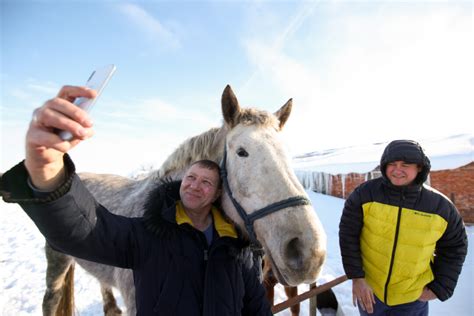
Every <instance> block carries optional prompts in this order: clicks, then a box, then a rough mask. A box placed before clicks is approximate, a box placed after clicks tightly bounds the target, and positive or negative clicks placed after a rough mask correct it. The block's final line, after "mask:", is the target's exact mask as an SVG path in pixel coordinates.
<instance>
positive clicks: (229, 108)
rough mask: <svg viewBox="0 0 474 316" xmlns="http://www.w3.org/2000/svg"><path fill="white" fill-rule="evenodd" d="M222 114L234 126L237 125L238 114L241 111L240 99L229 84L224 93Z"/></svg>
mask: <svg viewBox="0 0 474 316" xmlns="http://www.w3.org/2000/svg"><path fill="white" fill-rule="evenodd" d="M221 103H222V115H223V116H224V120H225V122H226V123H227V124H228V125H229V126H230V127H231V128H232V127H234V126H235V125H237V116H238V114H239V113H240V106H239V101H237V97H236V96H235V94H234V91H232V88H231V87H230V86H229V85H227V86H226V87H225V89H224V92H223V93H222V101H221Z"/></svg>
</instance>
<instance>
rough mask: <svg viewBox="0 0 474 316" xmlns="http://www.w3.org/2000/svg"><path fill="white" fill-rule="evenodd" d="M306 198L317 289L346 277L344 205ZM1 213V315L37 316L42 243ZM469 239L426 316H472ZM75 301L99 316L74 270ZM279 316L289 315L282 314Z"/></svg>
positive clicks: (345, 300) (11, 212)
mask: <svg viewBox="0 0 474 316" xmlns="http://www.w3.org/2000/svg"><path fill="white" fill-rule="evenodd" d="M308 194H309V196H310V198H311V200H312V202H313V205H314V207H315V209H316V212H317V213H318V214H319V216H320V218H321V221H322V222H323V225H324V227H325V229H326V233H327V235H328V258H327V261H326V264H325V266H324V268H323V270H322V273H321V277H320V278H319V280H318V284H322V283H324V282H327V281H330V280H332V279H334V278H336V277H338V276H340V275H343V274H344V273H343V269H342V264H341V260H340V253H339V245H338V225H339V217H340V215H341V211H342V206H343V203H344V200H342V199H338V198H334V197H330V196H326V195H322V194H318V193H314V192H311V191H308ZM0 212H1V214H2V221H0V232H1V236H2V238H1V239H0V280H1V287H0V315H5V316H10V315H15V316H22V315H41V301H42V297H43V293H44V289H45V281H44V277H45V270H46V261H45V256H44V251H43V247H44V238H43V237H42V236H41V234H40V233H39V232H38V230H37V229H36V227H35V226H34V225H33V223H32V222H31V220H30V219H29V218H28V217H27V216H26V215H25V214H24V212H23V211H22V210H21V209H20V208H19V207H18V206H17V205H14V204H6V203H3V202H0ZM473 236H474V227H468V238H469V253H468V257H467V260H466V263H465V265H464V269H463V271H462V274H461V276H460V281H459V284H458V287H457V289H456V291H455V293H454V296H453V297H452V298H451V299H450V300H448V301H446V302H444V303H441V302H438V301H434V302H432V303H430V309H431V313H430V315H432V316H436V315H449V314H451V315H456V316H458V315H459V316H464V315H466V316H472V315H474V309H473V304H472V298H473V297H474V296H473V290H472V289H473V283H474V278H473V251H474V249H473V247H474V246H473V242H474V240H473ZM299 288H300V293H301V292H302V291H307V290H308V286H307V285H301V286H300V287H299ZM333 290H334V293H335V294H336V297H337V299H338V301H339V304H340V306H341V309H342V312H343V313H344V315H358V313H357V310H356V308H354V307H353V306H352V298H351V283H350V281H346V282H344V283H342V284H340V285H338V286H336V287H335V288H334V289H333ZM284 295H285V294H284V292H283V290H282V288H281V286H278V287H277V289H276V294H275V297H276V299H275V303H278V302H281V301H283V300H284V299H285V296H284ZM75 297H76V308H77V312H78V313H77V314H78V315H80V316H92V315H102V302H101V296H100V289H99V284H98V283H97V281H95V280H94V279H93V278H92V277H90V276H89V275H88V274H87V273H86V272H84V270H82V269H81V268H80V267H79V266H78V265H76V275H75ZM120 304H121V303H120ZM308 314H309V313H308V302H307V301H305V302H303V303H302V307H301V315H308ZM278 315H282V316H283V315H290V314H289V312H288V311H283V312H281V313H279V314H278Z"/></svg>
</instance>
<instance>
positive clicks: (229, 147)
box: [43, 86, 326, 315]
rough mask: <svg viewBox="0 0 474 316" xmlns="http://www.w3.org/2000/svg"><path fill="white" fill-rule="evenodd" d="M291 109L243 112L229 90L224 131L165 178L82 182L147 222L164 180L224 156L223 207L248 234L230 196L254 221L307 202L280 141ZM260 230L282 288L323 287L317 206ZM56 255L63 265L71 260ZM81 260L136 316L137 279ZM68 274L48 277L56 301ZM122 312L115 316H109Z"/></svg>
mask: <svg viewBox="0 0 474 316" xmlns="http://www.w3.org/2000/svg"><path fill="white" fill-rule="evenodd" d="M291 105H292V103H291V100H290V101H288V102H287V103H286V104H285V105H284V106H283V107H282V108H281V109H280V110H279V111H278V112H276V113H275V115H271V114H269V113H267V112H264V111H257V110H254V109H241V108H240V106H239V104H238V102H237V98H236V97H235V95H234V93H233V92H232V90H231V89H230V87H229V86H227V87H226V89H225V90H224V93H223V96H222V112H223V116H224V121H225V123H224V125H223V126H222V127H221V128H213V129H210V130H209V131H207V132H204V133H202V134H201V135H198V136H195V137H192V138H190V139H189V140H187V141H185V142H184V143H183V144H181V145H180V146H179V147H178V148H177V149H176V150H175V151H174V153H173V154H172V155H171V156H170V157H169V158H168V159H167V160H166V161H165V162H164V163H163V165H162V167H161V168H160V169H159V170H157V171H154V172H152V173H151V174H150V175H149V176H147V177H146V178H143V179H140V180H132V179H128V178H124V177H120V176H116V175H99V174H90V173H82V174H80V177H81V179H82V180H83V182H84V183H85V186H86V187H87V189H88V190H89V191H90V192H91V193H92V194H93V195H94V197H95V198H96V199H97V201H98V202H99V203H101V204H102V205H104V206H105V207H106V208H107V209H109V210H111V211H113V212H114V213H115V214H118V215H122V216H127V217H140V216H142V214H143V212H144V206H143V203H145V200H146V197H147V195H148V193H149V192H150V191H151V190H152V189H154V188H155V187H156V186H157V185H158V184H159V183H160V180H161V179H163V178H169V179H180V178H181V176H182V174H183V173H184V172H185V170H186V169H187V167H188V166H189V165H190V164H191V163H192V162H193V161H196V160H200V159H209V160H213V161H216V162H220V161H221V160H222V159H223V152H224V151H225V152H226V158H225V159H226V165H227V173H228V174H229V175H230V176H229V187H230V188H232V192H227V191H224V192H223V194H222V197H221V204H222V206H223V209H224V210H225V215H226V216H227V217H228V218H230V219H231V220H232V221H234V223H235V224H236V225H237V226H239V227H240V228H241V231H242V232H243V233H244V234H246V233H248V231H247V228H248V227H246V226H245V225H244V222H243V219H242V218H241V217H239V213H238V212H237V210H236V207H235V205H234V204H233V203H232V202H231V195H232V198H234V199H236V200H238V201H239V202H240V204H241V205H242V207H243V208H244V209H245V210H246V212H247V213H248V214H252V213H253V212H255V211H256V210H259V209H261V208H264V207H265V206H267V205H270V204H272V203H274V202H276V201H281V200H282V199H286V198H291V197H293V196H301V195H305V196H306V193H305V191H304V189H303V187H302V186H301V184H300V183H299V181H298V180H297V179H296V176H295V175H294V173H293V171H292V169H291V167H290V164H289V159H288V157H287V155H286V153H285V150H284V148H283V145H282V144H281V141H280V140H279V137H278V132H279V131H280V130H281V128H282V127H283V126H284V124H285V122H286V120H287V119H288V117H289V114H290V112H291ZM253 228H254V231H255V235H256V239H257V240H258V242H259V243H260V244H261V245H262V246H263V248H264V251H265V253H266V255H267V256H268V257H269V258H270V260H271V262H272V266H273V268H274V271H275V274H276V276H277V278H278V280H279V281H280V282H281V283H283V284H287V285H297V284H300V283H302V282H306V283H309V282H312V281H314V280H315V279H316V277H317V274H318V273H319V271H320V269H321V266H322V264H323V262H324V259H325V252H326V236H325V233H324V231H323V229H322V226H321V223H320V221H319V219H318V218H317V215H316V213H315V212H314V210H313V208H312V207H311V206H310V205H295V206H290V207H285V208H282V209H280V210H278V211H277V212H274V213H271V214H269V215H267V216H265V217H262V218H259V219H257V220H256V221H255V222H254V223H253ZM54 253H56V252H54ZM56 254H57V258H58V259H60V260H63V261H64V258H67V257H69V256H67V255H64V254H61V253H56ZM70 258H72V257H70ZM74 259H75V260H76V261H77V262H78V263H79V264H80V265H81V266H82V267H83V268H84V269H85V270H86V271H88V272H89V273H91V274H92V275H94V276H95V277H96V278H97V279H98V280H99V281H100V282H101V286H102V294H103V296H104V299H105V298H106V297H109V296H110V294H111V291H110V287H116V288H117V289H118V290H119V291H120V293H121V295H122V297H123V299H124V303H125V305H126V307H127V312H128V313H129V314H130V315H134V314H135V313H136V311H135V291H134V285H133V278H132V272H131V271H129V270H125V269H119V268H115V267H111V266H105V265H101V264H97V263H93V262H89V261H85V260H80V259H76V258H74ZM52 262H53V258H51V260H50V258H48V265H50V264H51V265H52ZM63 269H64V268H63ZM63 274H64V271H59V270H58V271H52V272H51V275H50V276H49V277H48V280H49V281H47V283H48V290H47V293H48V291H49V294H48V297H49V298H50V297H51V289H50V287H53V286H54V287H55V288H54V293H57V295H60V294H59V289H58V288H57V284H56V283H57V281H55V280H54V276H55V275H57V276H58V278H59V277H60V276H61V275H63ZM54 302H57V299H55V300H52V299H48V300H46V295H45V300H44V301H43V311H44V313H45V314H47V315H54V312H49V311H55V310H56V309H57V308H56V307H54V306H53V307H51V306H50V305H51V304H53V303H54ZM112 305H113V304H112ZM46 311H48V312H46ZM118 312H119V311H117V310H116V309H115V312H112V313H110V315H112V314H114V313H118ZM48 313H49V314H48ZM106 313H107V312H106Z"/></svg>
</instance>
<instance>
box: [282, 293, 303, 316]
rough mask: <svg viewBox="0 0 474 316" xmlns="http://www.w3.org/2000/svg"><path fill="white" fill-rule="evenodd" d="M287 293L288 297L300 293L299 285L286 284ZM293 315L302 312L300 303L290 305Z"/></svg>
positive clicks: (295, 315) (296, 315)
mask: <svg viewBox="0 0 474 316" xmlns="http://www.w3.org/2000/svg"><path fill="white" fill-rule="evenodd" d="M285 293H286V296H287V297H288V299H290V298H293V297H295V296H296V295H298V287H296V286H285ZM290 310H291V316H298V315H299V314H300V303H298V304H295V305H293V306H291V307H290Z"/></svg>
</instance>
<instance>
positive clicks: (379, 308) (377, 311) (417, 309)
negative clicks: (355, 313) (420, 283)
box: [358, 296, 428, 316]
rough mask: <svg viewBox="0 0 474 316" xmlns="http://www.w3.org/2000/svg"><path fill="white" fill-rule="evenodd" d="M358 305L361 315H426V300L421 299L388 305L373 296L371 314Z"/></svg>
mask: <svg viewBox="0 0 474 316" xmlns="http://www.w3.org/2000/svg"><path fill="white" fill-rule="evenodd" d="M358 307H359V313H360V315H362V316H428V302H422V301H414V302H411V303H406V304H400V305H395V306H388V305H385V304H384V303H382V302H381V301H380V300H379V299H378V298H377V296H375V305H374V312H373V313H372V314H368V313H367V312H364V311H363V310H362V308H361V307H360V306H358Z"/></svg>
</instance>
